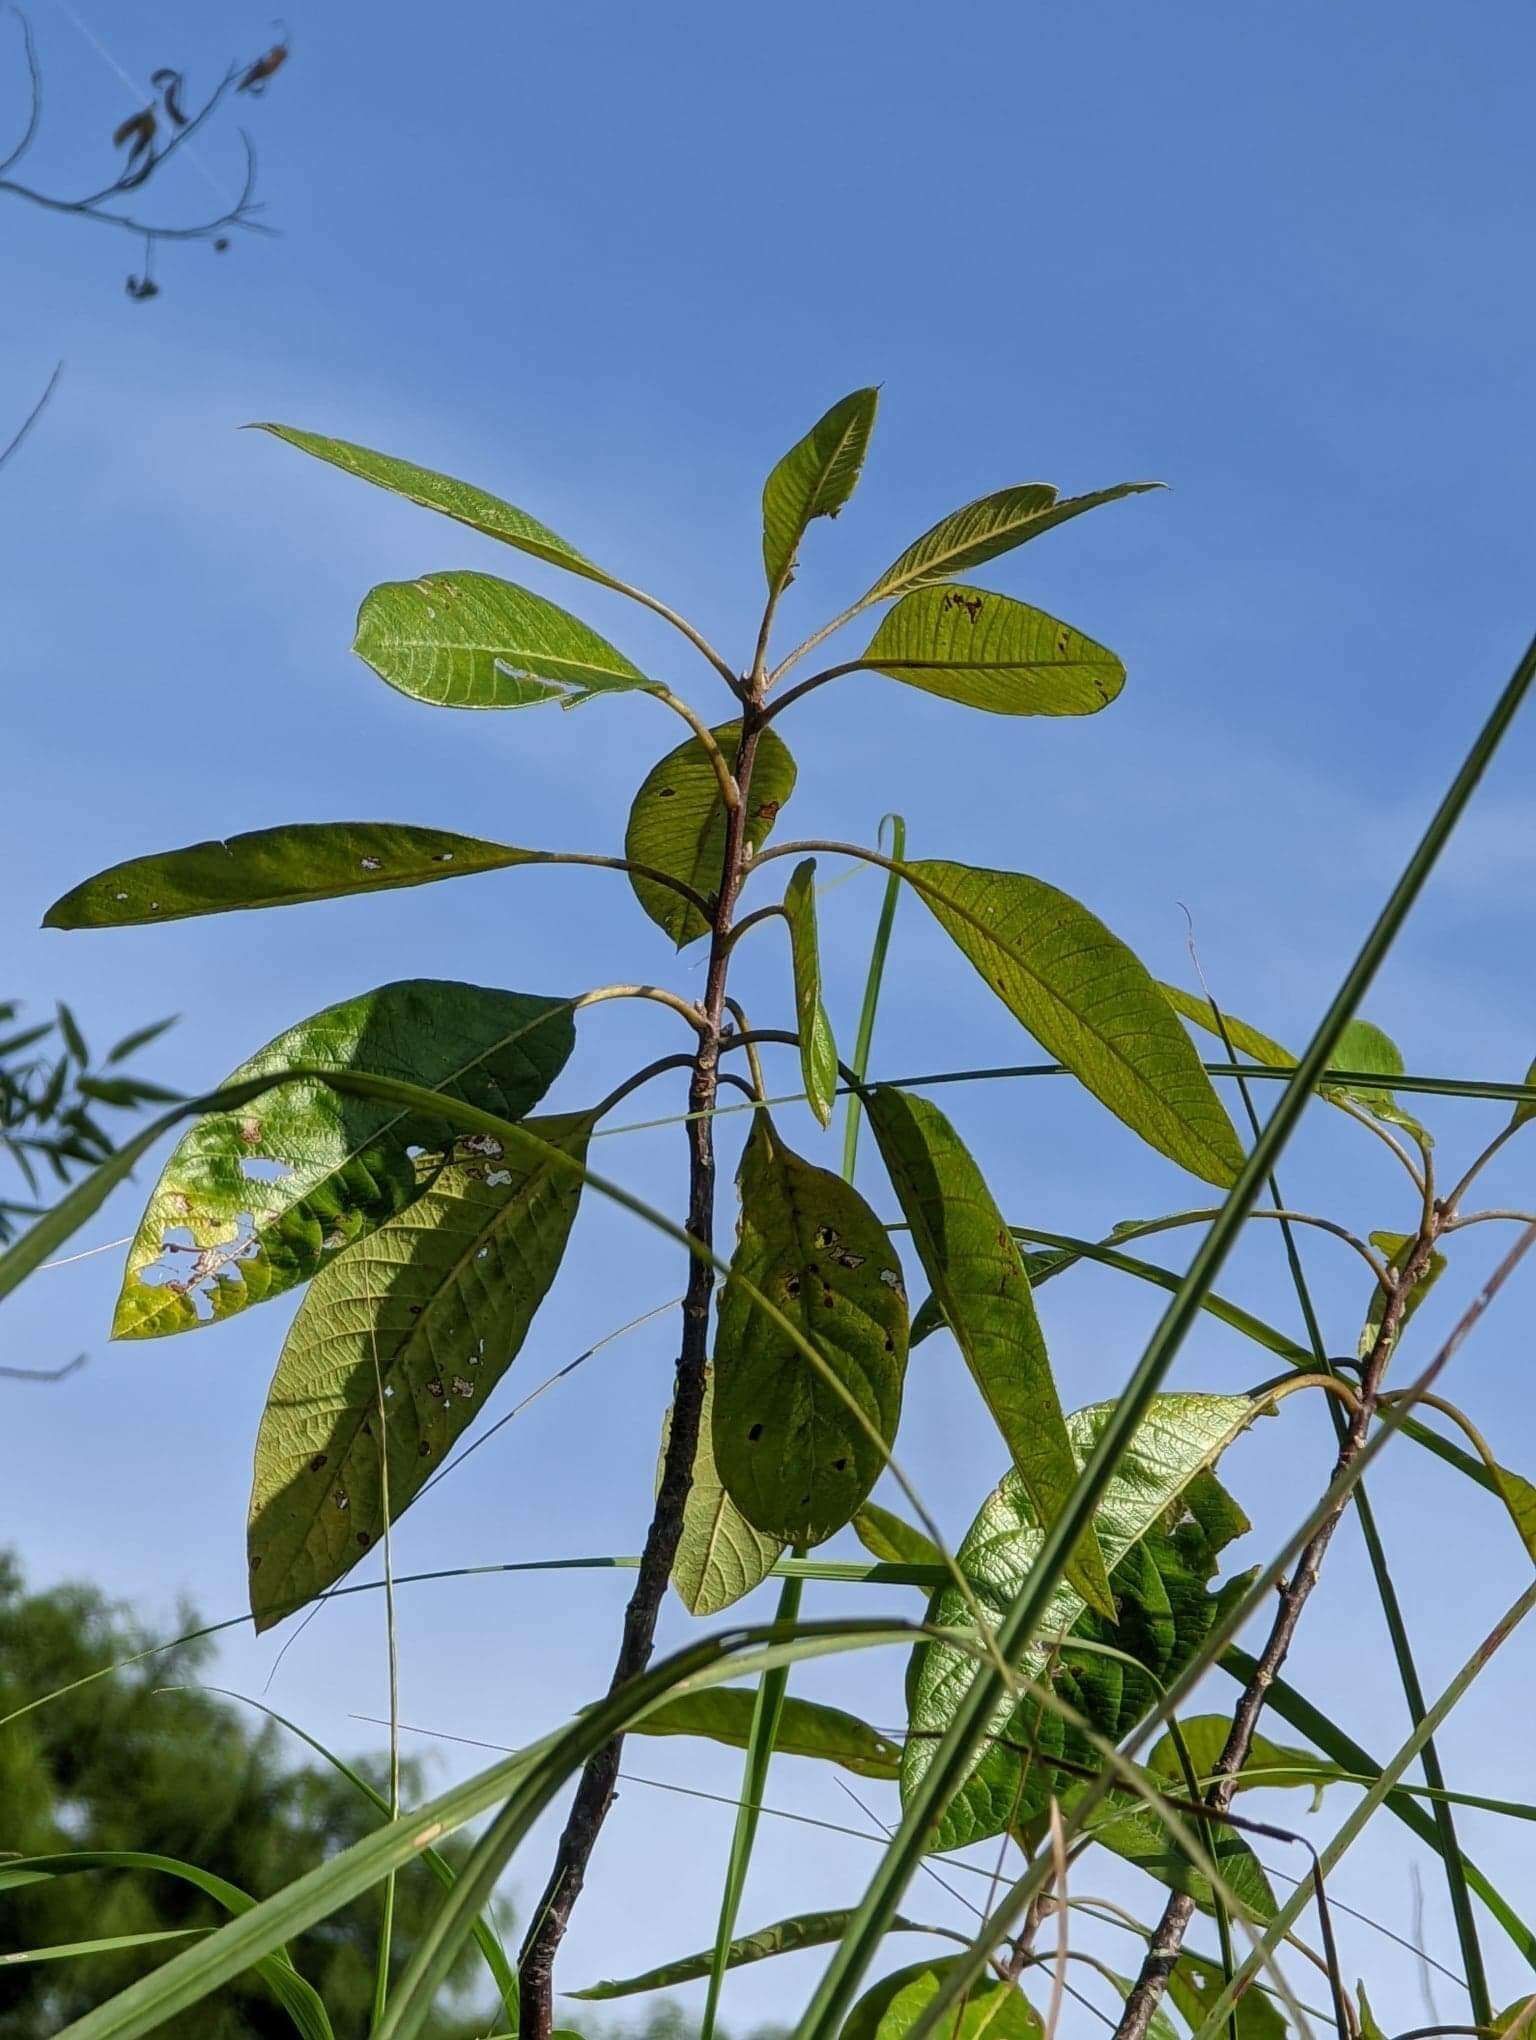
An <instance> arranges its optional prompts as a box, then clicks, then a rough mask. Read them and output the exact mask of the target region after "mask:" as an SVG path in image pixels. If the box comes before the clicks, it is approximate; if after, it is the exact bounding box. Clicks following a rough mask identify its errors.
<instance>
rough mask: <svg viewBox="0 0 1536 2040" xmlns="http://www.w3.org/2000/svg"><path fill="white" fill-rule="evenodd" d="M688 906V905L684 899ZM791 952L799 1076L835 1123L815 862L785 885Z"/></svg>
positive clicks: (833, 1055)
mask: <svg viewBox="0 0 1536 2040" xmlns="http://www.w3.org/2000/svg"><path fill="white" fill-rule="evenodd" d="M685 904H686V903H685ZM784 917H785V919H786V920H787V921H788V923H789V953H790V961H791V963H792V965H793V967H794V973H795V1022H796V1026H797V1028H798V1030H799V1035H800V1074H801V1077H802V1078H803V1079H804V1082H805V1095H806V1099H807V1101H808V1102H809V1104H810V1108H811V1110H812V1111H813V1112H814V1113H815V1115H816V1117H817V1118H818V1119H819V1120H820V1121H821V1123H822V1125H823V1126H830V1125H831V1124H832V1104H833V1100H834V1099H835V1098H836V1096H837V1043H836V1042H835V1041H834V1040H833V1038H832V1023H831V1021H830V1020H829V1019H828V1018H827V1009H826V1007H825V1006H823V1004H822V1003H821V944H820V942H819V940H818V938H817V934H816V860H815V858H814V857H807V858H806V859H805V860H804V861H803V862H802V863H800V864H797V865H796V866H795V868H794V871H793V872H792V873H791V874H790V880H789V884H788V885H787V886H786V887H785V888H784Z"/></svg>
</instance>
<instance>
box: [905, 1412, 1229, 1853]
mask: <svg viewBox="0 0 1536 2040" xmlns="http://www.w3.org/2000/svg"><path fill="white" fill-rule="evenodd" d="M1113 1407H1114V1406H1113V1404H1110V1403H1097V1404H1093V1405H1090V1406H1089V1407H1088V1408H1086V1409H1081V1410H1077V1411H1075V1412H1074V1413H1073V1414H1072V1415H1071V1416H1069V1417H1068V1418H1067V1429H1068V1432H1069V1434H1070V1436H1071V1439H1072V1447H1073V1452H1074V1454H1075V1456H1076V1457H1077V1459H1078V1462H1079V1464H1081V1463H1082V1462H1083V1461H1085V1460H1086V1459H1087V1457H1088V1454H1089V1452H1090V1451H1091V1450H1092V1447H1093V1445H1094V1442H1095V1441H1096V1439H1097V1437H1098V1435H1099V1433H1100V1432H1101V1431H1102V1429H1103V1428H1104V1426H1105V1424H1106V1423H1107V1422H1108V1421H1109V1417H1110V1414H1111V1411H1112V1409H1113ZM1252 1415H1253V1406H1252V1404H1251V1403H1250V1402H1249V1401H1248V1399H1247V1398H1246V1397H1245V1396H1222V1395H1161V1396H1157V1397H1155V1398H1154V1399H1153V1402H1152V1404H1151V1407H1150V1409H1149V1411H1148V1414H1147V1416H1146V1417H1145V1419H1144V1420H1143V1422H1142V1424H1141V1426H1140V1427H1139V1429H1138V1430H1137V1432H1136V1434H1135V1438H1134V1440H1133V1441H1132V1444H1131V1447H1130V1448H1129V1450H1128V1451H1127V1453H1126V1455H1125V1457H1124V1458H1123V1459H1122V1460H1121V1462H1120V1465H1119V1467H1118V1468H1117V1470H1116V1472H1115V1474H1114V1477H1113V1478H1112V1480H1111V1481H1110V1484H1109V1487H1108V1489H1107V1490H1106V1492H1105V1496H1104V1499H1103V1501H1102V1502H1101V1503H1100V1505H1099V1508H1098V1511H1097V1513H1096V1515H1095V1518H1094V1523H1095V1528H1096V1529H1097V1531H1098V1538H1099V1548H1100V1550H1101V1551H1102V1552H1103V1554H1104V1558H1105V1561H1106V1563H1107V1564H1108V1566H1109V1567H1110V1572H1111V1581H1112V1583H1113V1584H1114V1585H1115V1588H1116V1591H1117V1593H1121V1592H1122V1589H1123V1582H1122V1580H1121V1579H1120V1577H1119V1576H1118V1575H1119V1568H1120V1567H1121V1565H1122V1564H1123V1562H1124V1561H1125V1560H1126V1558H1127V1556H1128V1554H1130V1553H1131V1552H1133V1551H1134V1549H1135V1548H1136V1546H1137V1545H1138V1544H1140V1543H1141V1541H1142V1540H1143V1539H1144V1538H1146V1537H1147V1536H1148V1535H1149V1534H1150V1533H1151V1532H1152V1531H1153V1530H1154V1529H1155V1528H1156V1527H1157V1525H1158V1524H1159V1522H1160V1521H1161V1520H1162V1519H1163V1517H1164V1516H1165V1515H1166V1514H1167V1513H1168V1512H1169V1511H1170V1510H1171V1509H1172V1508H1173V1506H1174V1504H1176V1503H1178V1502H1179V1501H1180V1500H1181V1498H1183V1497H1185V1496H1187V1495H1190V1494H1191V1493H1192V1489H1191V1483H1193V1482H1195V1481H1196V1479H1197V1476H1199V1475H1201V1474H1202V1473H1203V1472H1204V1470H1205V1469H1206V1468H1208V1467H1210V1466H1211V1465H1213V1464H1214V1463H1215V1461H1216V1460H1217V1459H1218V1458H1219V1457H1220V1455H1221V1453H1222V1452H1223V1451H1224V1450H1225V1449H1226V1447H1227V1446H1228V1445H1229V1444H1230V1443H1231V1441H1232V1439H1233V1438H1234V1437H1236V1435H1237V1434H1238V1432H1239V1431H1241V1430H1242V1429H1243V1427H1244V1426H1245V1425H1246V1424H1247V1423H1248V1422H1249V1421H1250V1420H1251V1418H1252ZM1209 1485H1210V1488H1212V1489H1214V1487H1215V1483H1214V1482H1211V1483H1210V1484H1209ZM1218 1493H1219V1491H1218ZM1196 1501H1198V1503H1199V1507H1198V1509H1196ZM1222 1501H1223V1502H1224V1504H1225V1507H1226V1508H1227V1510H1228V1511H1231V1510H1232V1505H1231V1504H1230V1502H1226V1500H1225V1497H1222ZM1188 1506H1189V1509H1190V1511H1191V1513H1193V1514H1194V1516H1195V1522H1194V1525H1193V1527H1192V1526H1190V1525H1185V1530H1186V1534H1187V1535H1188V1536H1189V1537H1191V1538H1194V1537H1195V1534H1196V1531H1198V1532H1199V1537H1200V1540H1201V1544H1200V1549H1201V1550H1202V1552H1203V1551H1206V1550H1209V1551H1211V1552H1212V1553H1214V1552H1215V1551H1219V1550H1220V1549H1221V1546H1222V1544H1224V1543H1225V1542H1226V1541H1227V1540H1228V1539H1229V1538H1230V1537H1231V1536H1233V1535H1236V1534H1237V1532H1238V1529H1239V1527H1240V1526H1244V1519H1243V1518H1242V1516H1241V1513H1240V1512H1236V1513H1235V1514H1234V1515H1232V1516H1230V1517H1229V1519H1228V1520H1227V1521H1225V1522H1221V1521H1220V1520H1219V1514H1218V1511H1217V1510H1216V1507H1215V1505H1214V1503H1213V1502H1212V1501H1210V1500H1209V1499H1202V1498H1201V1497H1200V1496H1198V1495H1196V1497H1195V1500H1192V1501H1190V1503H1189V1504H1188ZM1202 1517H1203V1518H1204V1519H1205V1520H1204V1522H1202V1521H1201V1518H1202ZM1172 1534H1173V1536H1174V1537H1175V1538H1177V1535H1178V1533H1177V1531H1175V1532H1174V1533H1172ZM1044 1541H1045V1532H1044V1531H1043V1530H1042V1529H1041V1527H1040V1523H1039V1519H1038V1517H1037V1516H1036V1513H1035V1510H1034V1507H1033V1505H1032V1503H1031V1502H1030V1499H1029V1496H1028V1494H1027V1493H1026V1491H1025V1489H1024V1486H1023V1484H1022V1482H1021V1481H1020V1479H1019V1476H1018V1474H1017V1473H1016V1472H1014V1471H1012V1470H1010V1471H1009V1472H1008V1473H1005V1474H1004V1476H1003V1478H1002V1480H1001V1482H1000V1483H999V1484H998V1486H997V1487H996V1488H995V1489H994V1490H993V1492H992V1493H991V1494H990V1495H989V1496H988V1497H987V1499H986V1501H985V1502H983V1503H982V1505H981V1509H980V1511H979V1512H978V1514H977V1516H976V1520H975V1521H974V1522H973V1523H972V1525H971V1527H970V1529H969V1530H968V1531H967V1532H966V1535H965V1537H964V1539H963V1541H962V1543H961V1545H960V1549H959V1551H958V1552H957V1554H956V1558H957V1562H958V1564H959V1565H960V1567H961V1569H962V1570H963V1571H964V1572H965V1573H966V1575H967V1577H968V1578H969V1579H970V1580H971V1582H972V1585H973V1589H974V1592H975V1594H976V1596H977V1598H978V1599H979V1601H980V1603H981V1607H982V1610H983V1613H984V1614H985V1615H986V1616H987V1617H988V1619H989V1620H991V1619H992V1618H993V1617H994V1616H996V1615H998V1614H1000V1613H1001V1611H1002V1610H1003V1609H1005V1608H1007V1606H1008V1605H1009V1602H1010V1601H1011V1600H1012V1598H1013V1597H1014V1595H1015V1594H1016V1593H1017V1592H1018V1590H1019V1587H1020V1586H1021V1585H1022V1583H1023V1581H1024V1580H1025V1579H1026V1578H1027V1577H1028V1575H1029V1573H1030V1571H1031V1570H1032V1569H1033V1566H1034V1563H1035V1559H1036V1557H1037V1556H1038V1554H1039V1552H1040V1549H1041V1547H1042V1545H1043V1544H1044ZM1213 1562H1214V1560H1213ZM1141 1577H1142V1576H1141V1575H1140V1574H1137V1575H1136V1576H1135V1578H1136V1581H1137V1583H1138V1584H1139V1583H1140V1582H1141ZM1142 1591H1143V1593H1144V1594H1145V1595H1147V1596H1150V1594H1151V1591H1152V1590H1151V1589H1150V1587H1143V1588H1142ZM1084 1613H1085V1604H1084V1602H1083V1599H1082V1596H1081V1595H1080V1594H1078V1593H1077V1592H1076V1591H1075V1590H1074V1589H1073V1588H1072V1587H1071V1586H1070V1585H1069V1584H1067V1583H1065V1582H1063V1583H1062V1584H1061V1585H1059V1586H1058V1587H1057V1588H1056V1590H1055V1593H1054V1594H1053V1596H1052V1598H1051V1602H1050V1606H1049V1609H1048V1612H1047V1614H1046V1616H1045V1618H1044V1619H1043V1621H1042V1622H1041V1625H1040V1630H1039V1636H1040V1639H1041V1640H1040V1642H1039V1643H1037V1644H1036V1645H1035V1646H1034V1648H1033V1649H1032V1651H1031V1652H1030V1654H1029V1656H1028V1657H1027V1658H1026V1659H1025V1661H1024V1664H1023V1666H1022V1668H1021V1669H1022V1670H1023V1673H1024V1675H1025V1676H1026V1677H1027V1678H1036V1677H1038V1676H1039V1674H1040V1672H1041V1671H1042V1670H1043V1668H1044V1666H1045V1664H1046V1663H1047V1660H1048V1656H1049V1651H1050V1646H1051V1643H1052V1641H1053V1640H1054V1639H1055V1638H1056V1637H1058V1636H1067V1635H1070V1634H1072V1632H1073V1631H1075V1630H1076V1629H1077V1628H1078V1626H1079V1623H1080V1622H1081V1621H1082V1619H1083V1617H1084ZM967 1614H968V1611H967V1610H966V1608H965V1604H964V1602H963V1601H962V1600H961V1598H960V1596H959V1593H958V1590H957V1589H955V1588H953V1587H948V1588H941V1589H940V1590H939V1592H938V1593H937V1594H936V1595H935V1597H934V1600H933V1602H932V1604H931V1606H930V1609H929V1619H930V1620H931V1621H932V1622H934V1623H937V1624H940V1625H942V1626H946V1627H948V1626H952V1625H955V1624H957V1623H960V1622H963V1621H965V1620H966V1619H967ZM1123 1614H1124V1609H1123V1607H1122V1616H1123ZM1106 1634H1108V1635H1112V1636H1115V1637H1116V1639H1117V1640H1118V1631H1116V1630H1111V1631H1108V1632H1106ZM1172 1641H1173V1642H1177V1641H1178V1639H1177V1636H1176V1635H1175V1636H1174V1637H1173V1639H1172ZM1170 1647H1171V1645H1170ZM1154 1669H1156V1668H1155V1667H1154ZM976 1671H977V1666H976V1661H975V1659H974V1658H972V1657H970V1656H969V1655H967V1654H965V1653H963V1652H961V1651H959V1650H957V1649H956V1648H955V1647H954V1646H953V1645H952V1644H948V1643H930V1644H923V1645H920V1646H919V1647H918V1650H917V1651H916V1653H915V1655H914V1659H913V1664H912V1669H911V1673H910V1675H909V1681H908V1696H909V1710H910V1726H911V1730H912V1733H911V1735H910V1737H909V1740H908V1742H907V1746H906V1751H905V1754H904V1758H903V1763H902V1798H903V1801H906V1800H907V1799H909V1798H910V1797H911V1795H912V1793H913V1792H914V1791H915V1790H916V1789H917V1787H918V1786H919V1785H920V1783H921V1781H922V1779H923V1777H924V1775H925V1774H926V1772H927V1769H928V1765H929V1763H930V1761H931V1759H932V1756H933V1752H934V1749H935V1747H936V1746H937V1741H938V1738H939V1737H940V1736H941V1735H942V1734H943V1732H944V1730H945V1729H946V1728H947V1727H948V1726H949V1723H950V1721H951V1720H952V1719H953V1717H954V1715H955V1712H956V1710H957V1709H958V1708H959V1706H960V1705H961V1703H962V1701H963V1700H964V1698H965V1695H966V1693H967V1692H968V1691H969V1689H970V1686H971V1684H972V1682H973V1680H974V1679H975V1676H976ZM1159 1676H1161V1672H1159ZM1149 1690H1150V1689H1149ZM1056 1721H1057V1717H1055V1716H1054V1715H1050V1714H1049V1713H1047V1714H1044V1715H1042V1713H1041V1709H1040V1705H1039V1703H1038V1701H1036V1702H1034V1703H1033V1704H1031V1703H1030V1702H1029V1701H1028V1700H1027V1699H1026V1700H1025V1701H1024V1702H1022V1703H1021V1704H1020V1706H1019V1707H1018V1708H1017V1709H1015V1708H1014V1706H1013V1704H1012V1703H1011V1701H1010V1700H1009V1699H1008V1697H1007V1695H1006V1694H1005V1695H1004V1696H1003V1698H1002V1699H1001V1700H1000V1701H999V1703H998V1705H997V1707H996V1709H995V1710H994V1712H993V1714H992V1716H991V1718H990V1721H989V1724H988V1729H987V1733H988V1735H989V1737H991V1738H993V1739H994V1740H993V1741H991V1742H990V1743H989V1744H988V1745H986V1746H984V1747H983V1749H982V1751H981V1753H980V1755H979V1756H978V1758H977V1759H976V1760H975V1761H974V1762H973V1764H972V1767H971V1772H970V1775H969V1777H968V1778H967V1780H966V1782H965V1784H964V1785H963V1786H962V1788H961V1789H960V1791H959V1792H958V1793H957V1794H956V1795H955V1796H954V1797H953V1798H952V1799H951V1801H950V1804H949V1806H948V1808H947V1809H946V1811H945V1814H944V1818H943V1819H942V1821H941V1822H940V1823H939V1824H938V1827H937V1830H936V1832H935V1834H934V1836H933V1838H932V1840H931V1842H930V1847H932V1848H937V1849H951V1848H960V1847H962V1846H964V1845H965V1844H966V1843H969V1842H973V1841H980V1840H984V1839H985V1838H986V1837H987V1836H988V1835H995V1834H1000V1833H1001V1832H1002V1831H1003V1830H1004V1828H1005V1827H1007V1826H1008V1825H1009V1823H1010V1822H1011V1821H1013V1820H1015V1819H1016V1818H1017V1817H1018V1809H1019V1806H1020V1804H1021V1801H1022V1800H1023V1799H1024V1796H1025V1784H1024V1770H1023V1760H1022V1759H1021V1757H1020V1755H1019V1753H1018V1752H1017V1751H1016V1750H1010V1749H1006V1748H1003V1747H1001V1746H1000V1745H999V1744H998V1743H997V1741H996V1740H995V1739H996V1738H998V1737H1006V1738H1007V1739H1008V1740H1009V1741H1011V1742H1022V1743H1024V1744H1025V1745H1026V1747H1033V1741H1034V1738H1035V1737H1036V1735H1037V1734H1044V1733H1045V1732H1046V1726H1045V1725H1046V1723H1048V1722H1049V1723H1055V1722H1056ZM1058 1747H1059V1745H1058ZM1086 1760H1087V1761H1090V1762H1094V1763H1097V1761H1098V1760H1097V1757H1096V1756H1090V1757H1089V1758H1088V1759H1086ZM1039 1768H1040V1767H1039V1766H1036V1767H1035V1772H1036V1775H1037V1776H1038V1773H1039Z"/></svg>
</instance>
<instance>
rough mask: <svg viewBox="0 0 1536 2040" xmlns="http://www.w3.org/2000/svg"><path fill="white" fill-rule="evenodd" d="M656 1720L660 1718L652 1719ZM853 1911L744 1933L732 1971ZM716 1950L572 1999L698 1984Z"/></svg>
mask: <svg viewBox="0 0 1536 2040" xmlns="http://www.w3.org/2000/svg"><path fill="white" fill-rule="evenodd" d="M652 1718H653V1719H654V1716H653V1717H652ZM851 1917H852V1915H851V1914H850V1913H848V1912H816V1913H797V1914H796V1915H795V1917H794V1918H793V1919H788V1920H775V1921H774V1923H773V1925H772V1926H771V1927H759V1928H758V1930H757V1932H756V1933H755V1934H743V1935H742V1936H741V1937H740V1939H738V1940H735V1941H732V1942H731V1944H730V1948H729V1950H728V1952H727V1955H726V1964H725V1966H726V1967H727V1969H740V1968H742V1967H743V1966H744V1965H745V1964H747V1963H749V1962H763V1961H766V1959H767V1958H768V1957H769V1956H770V1955H794V1954H798V1953H799V1951H800V1950H801V1949H802V1948H824V1947H826V1945H827V1943H828V1942H829V1941H835V1940H836V1939H837V1938H838V1936H839V1935H840V1934H841V1933H842V1931H843V1928H844V1927H845V1926H846V1925H847V1924H848V1921H849V1919H850V1918H851ZM891 1931H892V1932H893V1933H898V1934H936V1933H941V1932H943V1931H944V1930H943V1929H942V1928H939V1927H924V1926H919V1925H918V1924H917V1922H916V1921H915V1920H901V1919H898V1920H893V1921H892V1923H891ZM713 1955H714V1950H713V1949H712V1948H704V1949H701V1950H700V1952H699V1953H698V1954H697V1955H682V1956H679V1957H678V1959H677V1961H675V1962H663V1963H661V1964H659V1965H658V1967H656V1968H655V1969H647V1970H646V1971H645V1973H644V1975H642V1976H626V1977H622V1978H620V1979H618V1980H617V1981H613V1982H608V1983H593V1984H589V1985H588V1986H587V1988H586V1989H585V1990H572V1991H567V1992H566V1996H567V1997H573V1998H587V1999H589V2000H591V1999H604V1998H621V1997H634V1996H635V1995H637V1993H638V1992H640V1991H643V1990H669V1989H671V1988H672V1987H673V1986H674V1985H676V1984H679V1983H694V1982H696V1981H697V1980H698V1978H700V1977H701V1976H708V1974H709V1967H710V1962H711V1959H712V1957H713Z"/></svg>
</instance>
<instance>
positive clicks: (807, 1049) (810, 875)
mask: <svg viewBox="0 0 1536 2040" xmlns="http://www.w3.org/2000/svg"><path fill="white" fill-rule="evenodd" d="M784 916H785V919H786V920H787V921H788V922H789V949H790V960H791V963H792V964H793V967H794V974H795V1023H796V1026H797V1028H798V1030H799V1035H800V1075H801V1077H802V1078H803V1080H804V1083H805V1095H806V1098H807V1100H808V1101H809V1104H810V1108H811V1110H812V1111H813V1112H814V1113H815V1115H816V1117H817V1118H818V1119H819V1120H820V1121H821V1123H822V1125H823V1126H830V1125H831V1123H832V1101H833V1100H834V1099H835V1098H836V1096H837V1043H836V1042H835V1041H834V1040H833V1039H832V1023H831V1021H830V1020H829V1019H828V1018H827V1009H826V1007H825V1006H823V1004H822V1003H821V945H820V942H819V941H818V939H817V934H816V860H815V858H814V857H807V858H806V859H805V860H804V862H803V863H800V864H797V865H796V866H795V868H794V871H793V872H792V874H791V875H790V881H789V884H788V885H787V886H786V887H785V888H784Z"/></svg>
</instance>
